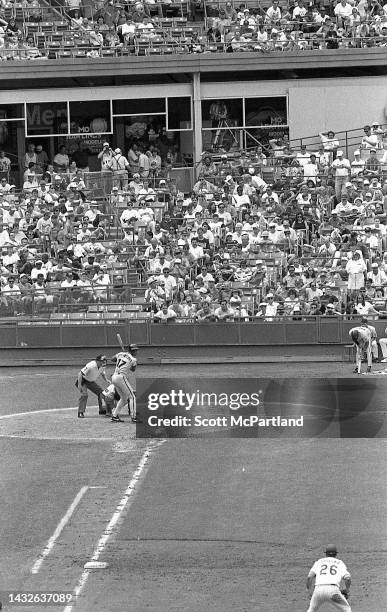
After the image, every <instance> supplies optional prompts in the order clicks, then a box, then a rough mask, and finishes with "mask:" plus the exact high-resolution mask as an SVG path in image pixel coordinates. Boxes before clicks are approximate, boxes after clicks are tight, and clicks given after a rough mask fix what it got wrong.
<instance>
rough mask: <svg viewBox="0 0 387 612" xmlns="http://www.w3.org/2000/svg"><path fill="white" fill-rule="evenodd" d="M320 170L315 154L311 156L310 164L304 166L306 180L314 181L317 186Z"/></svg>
mask: <svg viewBox="0 0 387 612" xmlns="http://www.w3.org/2000/svg"><path fill="white" fill-rule="evenodd" d="M318 173H319V169H318V165H317V160H316V156H315V154H314V153H312V154H311V156H310V159H309V162H307V163H306V164H304V180H305V181H313V183H314V184H315V185H316V180H317V177H318Z"/></svg>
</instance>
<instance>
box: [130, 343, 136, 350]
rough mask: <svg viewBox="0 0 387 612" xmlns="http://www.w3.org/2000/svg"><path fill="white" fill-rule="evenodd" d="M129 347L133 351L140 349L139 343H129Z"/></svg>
mask: <svg viewBox="0 0 387 612" xmlns="http://www.w3.org/2000/svg"><path fill="white" fill-rule="evenodd" d="M129 349H130V350H131V351H138V346H137V344H129Z"/></svg>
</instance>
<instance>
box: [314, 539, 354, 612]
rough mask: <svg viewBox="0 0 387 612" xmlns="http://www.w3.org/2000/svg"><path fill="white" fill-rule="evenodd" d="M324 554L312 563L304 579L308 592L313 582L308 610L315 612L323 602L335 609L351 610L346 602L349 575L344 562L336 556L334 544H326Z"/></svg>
mask: <svg viewBox="0 0 387 612" xmlns="http://www.w3.org/2000/svg"><path fill="white" fill-rule="evenodd" d="M325 555H326V556H325V557H322V558H321V559H318V561H316V562H315V563H314V565H313V567H312V568H311V570H310V572H309V574H308V577H307V579H306V588H307V589H308V592H309V593H310V592H311V589H312V587H313V582H314V589H313V593H312V597H311V600H310V605H309V608H308V612H317V610H320V608H321V607H322V606H323V605H324V604H325V603H326V604H330V605H331V606H333V607H334V608H336V610H341V611H342V612H351V606H350V605H349V603H348V597H349V589H350V586H351V575H350V573H349V571H348V570H347V568H346V566H345V563H343V561H341V560H340V559H338V558H337V549H336V546H334V545H329V546H327V548H326V550H325Z"/></svg>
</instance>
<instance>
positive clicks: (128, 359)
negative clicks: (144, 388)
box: [112, 351, 137, 417]
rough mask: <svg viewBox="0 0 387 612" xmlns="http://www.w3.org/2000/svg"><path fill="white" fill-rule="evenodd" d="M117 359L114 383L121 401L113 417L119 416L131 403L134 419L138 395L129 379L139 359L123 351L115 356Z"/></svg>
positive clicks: (113, 377)
mask: <svg viewBox="0 0 387 612" xmlns="http://www.w3.org/2000/svg"><path fill="white" fill-rule="evenodd" d="M115 358H116V369H115V370H114V374H113V376H112V383H113V384H114V386H115V388H116V389H117V393H118V394H119V396H120V400H119V402H118V403H117V405H116V407H115V408H114V409H113V410H112V414H113V416H115V417H116V416H118V414H119V412H120V410H121V408H124V406H125V405H126V404H127V402H128V400H129V402H130V407H131V414H132V417H135V416H136V395H135V390H134V388H133V386H132V385H131V384H130V382H129V380H128V378H129V376H130V375H131V373H132V371H133V368H135V367H136V366H137V359H136V358H135V357H133V355H131V354H130V353H127V352H125V351H122V352H121V353H117V355H115Z"/></svg>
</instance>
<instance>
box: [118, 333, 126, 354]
mask: <svg viewBox="0 0 387 612" xmlns="http://www.w3.org/2000/svg"><path fill="white" fill-rule="evenodd" d="M117 340H118V344H119V345H120V347H121V349H122V350H123V351H124V352H125V346H124V343H123V342H122V338H121V335H120V334H117Z"/></svg>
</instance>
